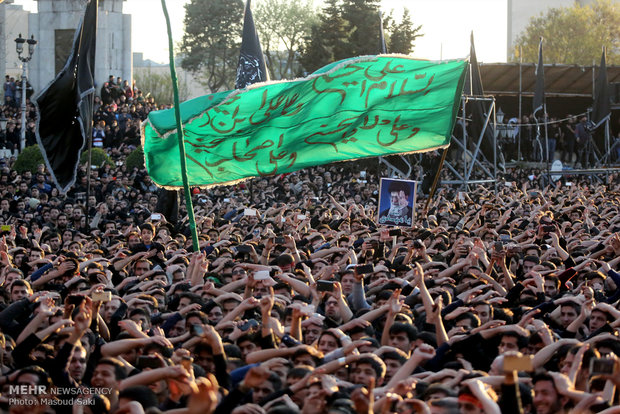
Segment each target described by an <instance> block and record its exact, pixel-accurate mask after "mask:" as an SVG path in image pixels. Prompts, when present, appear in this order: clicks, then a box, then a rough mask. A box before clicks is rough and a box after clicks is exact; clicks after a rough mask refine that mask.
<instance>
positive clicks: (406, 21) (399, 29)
mask: <svg viewBox="0 0 620 414" xmlns="http://www.w3.org/2000/svg"><path fill="white" fill-rule="evenodd" d="M385 27H387V28H388V32H389V39H388V40H387V42H388V51H389V52H391V53H402V54H403V55H408V54H410V53H412V52H413V44H414V42H415V39H416V38H418V37H421V36H424V35H423V34H422V33H420V30H422V25H420V26H417V27H413V22H412V21H411V15H410V13H409V9H407V8H405V11H404V12H403V18H402V20H401V21H400V23H395V22H394V23H392V24H390V25H389V26H388V25H385Z"/></svg>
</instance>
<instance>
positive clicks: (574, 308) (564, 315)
mask: <svg viewBox="0 0 620 414" xmlns="http://www.w3.org/2000/svg"><path fill="white" fill-rule="evenodd" d="M580 308H581V306H580V305H579V304H578V303H577V302H572V301H571V302H564V303H562V304H561V305H560V323H561V324H562V327H563V328H564V329H566V328H568V326H569V325H570V324H571V323H573V321H574V320H575V319H577V317H578V316H579V313H580V312H581V309H580Z"/></svg>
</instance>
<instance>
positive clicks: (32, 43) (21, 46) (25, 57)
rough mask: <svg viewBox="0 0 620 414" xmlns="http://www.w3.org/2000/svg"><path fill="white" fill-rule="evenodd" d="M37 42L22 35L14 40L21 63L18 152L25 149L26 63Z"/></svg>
mask: <svg viewBox="0 0 620 414" xmlns="http://www.w3.org/2000/svg"><path fill="white" fill-rule="evenodd" d="M24 43H28V55H26V54H25V53H24V55H23V56H22V53H23V52H24ZM36 44H37V41H36V40H34V35H32V36H30V39H24V38H23V37H22V34H21V33H20V34H19V37H18V38H17V39H15V50H16V51H17V57H18V58H19V60H21V62H22V102H21V110H22V134H21V139H20V142H19V144H20V145H19V150H20V152H21V151H23V150H24V148H25V147H26V85H27V83H28V78H27V77H26V70H27V67H28V62H30V59H32V55H34V47H35V46H36Z"/></svg>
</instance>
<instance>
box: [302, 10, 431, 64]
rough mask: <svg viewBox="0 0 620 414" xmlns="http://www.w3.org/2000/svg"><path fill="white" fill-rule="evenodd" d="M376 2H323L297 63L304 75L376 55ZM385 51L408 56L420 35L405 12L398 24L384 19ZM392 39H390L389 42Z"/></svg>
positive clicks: (377, 48)
mask: <svg viewBox="0 0 620 414" xmlns="http://www.w3.org/2000/svg"><path fill="white" fill-rule="evenodd" d="M379 3H380V2H379V0H326V1H325V4H326V7H325V8H324V9H323V10H322V11H321V13H320V15H319V18H320V22H319V23H318V24H316V25H315V26H313V27H312V31H311V34H310V37H309V38H308V39H307V42H306V46H305V47H304V48H303V50H302V51H301V54H302V56H301V59H300V61H301V63H302V65H303V67H304V68H305V69H306V71H309V72H311V71H314V70H316V69H318V68H320V67H322V66H325V65H326V64H328V63H331V62H334V61H337V60H341V59H346V58H350V57H354V56H362V55H375V54H377V53H379V52H380V47H379V44H380V42H379V39H380V24H379ZM384 27H385V36H386V42H387V44H388V50H389V51H390V52H393V53H403V54H409V53H411V52H412V51H413V43H414V41H415V39H416V38H417V37H419V36H421V34H420V33H419V31H420V29H421V26H418V27H414V26H413V23H412V22H411V17H410V14H409V11H408V10H406V9H405V12H404V13H403V19H402V21H401V22H400V23H398V24H396V23H394V21H393V19H392V17H391V15H389V16H387V17H385V18H384ZM392 38H393V39H392Z"/></svg>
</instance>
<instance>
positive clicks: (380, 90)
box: [142, 55, 467, 187]
mask: <svg viewBox="0 0 620 414" xmlns="http://www.w3.org/2000/svg"><path fill="white" fill-rule="evenodd" d="M466 67H467V62H466V61H450V62H439V63H438V62H429V61H421V60H415V59H412V58H407V57H405V56H389V55H387V56H385V55H384V56H364V57H359V58H353V59H348V60H344V61H341V62H336V63H333V64H331V65H329V66H326V67H324V68H322V69H320V70H319V71H317V72H315V73H313V74H312V75H310V76H308V77H306V78H303V79H297V80H294V81H286V82H284V81H283V82H274V83H267V84H257V85H253V86H251V87H249V88H247V89H243V90H238V91H232V92H231V91H226V92H219V93H215V94H212V95H207V96H203V97H200V98H196V99H193V100H190V101H187V102H184V103H183V104H181V116H182V118H183V128H184V131H185V150H186V160H187V174H188V177H189V183H190V185H192V186H210V185H214V184H225V183H234V182H236V181H239V180H244V179H247V178H250V177H257V176H269V175H274V174H281V173H286V172H291V171H296V170H299V169H302V168H305V167H310V166H314V165H321V164H327V163H330V162H335V161H346V160H355V159H359V158H366V157H376V156H380V155H389V154H402V153H411V152H422V151H428V150H431V149H435V148H441V147H445V146H447V145H448V144H449V142H450V135H451V132H452V128H453V126H454V122H455V119H456V113H457V110H458V107H459V102H460V97H461V93H462V89H463V80H464V76H465V69H466ZM176 133H177V129H176V123H175V119H174V111H173V110H165V111H157V112H151V113H150V114H149V117H148V119H147V120H146V121H145V122H144V123H143V125H142V136H143V138H142V139H143V144H144V158H145V162H146V168H147V171H148V173H149V175H150V176H151V178H152V179H153V181H154V182H155V183H157V184H158V185H161V186H165V187H181V186H182V185H183V183H182V179H181V166H180V163H179V162H178V160H179V146H178V141H177V136H176Z"/></svg>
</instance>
